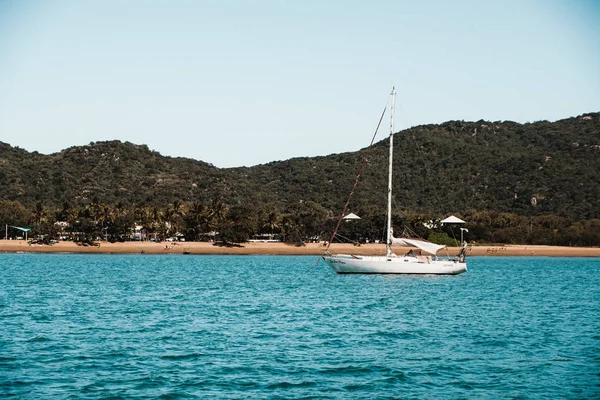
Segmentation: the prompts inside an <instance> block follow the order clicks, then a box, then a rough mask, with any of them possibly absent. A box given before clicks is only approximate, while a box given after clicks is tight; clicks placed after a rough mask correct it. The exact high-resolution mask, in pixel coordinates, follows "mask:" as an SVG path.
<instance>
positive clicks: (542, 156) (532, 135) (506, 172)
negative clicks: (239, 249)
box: [0, 113, 600, 245]
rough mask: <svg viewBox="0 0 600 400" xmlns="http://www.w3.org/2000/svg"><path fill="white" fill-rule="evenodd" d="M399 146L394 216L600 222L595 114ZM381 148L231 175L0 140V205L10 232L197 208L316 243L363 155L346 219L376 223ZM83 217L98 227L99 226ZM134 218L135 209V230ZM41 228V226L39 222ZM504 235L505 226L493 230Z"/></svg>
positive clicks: (177, 161) (155, 157)
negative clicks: (70, 213) (285, 229)
mask: <svg viewBox="0 0 600 400" xmlns="http://www.w3.org/2000/svg"><path fill="white" fill-rule="evenodd" d="M365 139H368V135H365ZM394 140H395V142H394V143H395V154H394V170H395V182H394V203H395V206H394V209H395V212H396V213H397V214H398V216H399V218H403V217H407V216H413V217H414V216H417V215H419V216H420V217H418V218H425V216H426V217H427V218H429V217H430V216H431V217H443V216H446V215H447V214H449V213H453V214H456V215H462V216H463V217H465V216H471V217H472V218H473V219H474V220H475V217H474V216H475V215H479V218H480V219H481V213H487V214H486V215H492V214H494V215H497V214H499V213H500V214H502V213H504V214H507V215H512V216H513V218H512V220H513V221H514V220H518V219H519V218H524V219H523V220H522V221H521V222H522V223H524V224H525V225H529V234H531V230H532V228H531V225H532V223H531V218H537V219H539V218H545V219H548V218H558V219H559V220H560V221H562V222H560V223H558V222H556V221H555V224H558V225H560V224H563V223H565V224H567V225H569V226H570V225H573V224H575V223H580V222H581V221H589V220H593V219H598V218H600V201H599V200H598V198H599V194H600V193H599V187H600V183H599V182H600V172H599V171H600V113H590V114H584V115H582V116H578V117H574V118H569V119H565V120H560V121H557V122H547V121H540V122H535V123H528V124H518V123H515V122H510V121H503V122H499V121H497V122H489V121H477V122H465V121H450V122H446V123H443V124H440V125H423V126H418V127H414V128H411V129H408V130H405V131H402V132H399V133H397V134H395V139H394ZM387 142H388V140H387V139H383V140H381V141H379V142H377V143H376V144H375V145H374V146H373V147H372V148H370V149H362V150H360V151H357V152H352V153H343V154H332V155H329V156H324V157H314V158H294V159H291V160H286V161H280V162H272V163H269V164H264V165H258V166H255V167H250V168H227V169H221V168H216V167H214V166H212V165H210V164H207V163H204V162H202V161H195V160H191V159H184V158H172V157H165V156H162V155H160V154H159V153H157V152H155V151H151V150H150V149H148V147H147V146H144V145H135V144H131V143H121V142H119V141H110V142H97V143H90V144H89V145H87V146H77V147H71V148H69V149H66V150H63V151H61V152H59V153H55V154H51V155H42V154H39V153H37V152H33V153H30V152H27V151H25V150H23V149H19V148H15V147H12V146H10V145H9V144H5V143H2V142H0V188H2V190H1V191H0V200H4V202H3V203H4V205H5V207H4V210H5V211H4V212H3V214H0V217H3V218H4V220H7V221H8V220H10V221H8V222H9V223H10V222H11V221H13V222H14V221H17V220H19V221H21V223H23V224H25V223H30V224H31V223H32V222H33V220H34V219H35V218H34V217H33V215H34V214H36V211H35V210H36V209H37V213H38V214H43V216H44V218H45V219H46V220H48V221H49V220H57V218H59V217H60V215H59V214H60V211H61V210H63V211H64V210H65V209H75V210H78V211H77V212H81V210H84V209H90V208H93V206H94V205H95V206H96V208H98V207H99V206H100V205H102V206H104V207H108V206H110V207H113V208H116V207H118V208H120V209H131V210H134V209H137V210H140V209H146V210H150V209H155V210H159V211H161V213H162V214H165V213H166V210H167V208H168V207H170V205H171V208H172V205H173V203H176V204H180V206H178V207H181V210H180V211H178V212H179V213H180V214H181V215H182V216H181V218H183V214H185V211H189V210H191V209H192V208H193V207H196V209H197V210H196V211H197V212H198V213H200V211H202V210H200V208H203V207H204V212H205V213H207V212H208V211H207V210H209V209H210V208H211V207H213V208H214V206H215V205H219V206H218V208H220V213H221V214H222V215H220V217H221V219H222V220H225V219H227V218H226V216H227V215H229V216H236V217H235V218H237V221H238V225H237V226H238V228H239V227H240V225H239V224H240V221H244V220H245V219H252V218H254V219H256V218H258V217H257V215H262V216H263V217H264V221H262V222H256V221H255V222H253V224H254V225H252V226H253V227H254V228H253V229H249V230H247V232H248V234H249V233H256V232H260V231H262V232H264V231H265V230H269V231H272V232H274V231H275V230H277V229H276V226H281V225H283V222H282V218H283V216H286V215H287V216H288V217H289V218H291V219H292V220H293V218H298V215H302V214H303V213H304V214H307V213H308V215H310V216H311V217H310V218H312V219H314V221H311V222H308V220H306V219H307V218H308V217H307V218H305V221H300V220H296V221H295V222H293V223H295V224H300V225H302V229H303V230H302V232H304V234H299V235H296V236H297V238H299V239H302V237H303V236H306V235H308V234H309V233H306V232H307V230H306V229H304V228H305V225H311V224H312V225H314V230H317V231H318V232H311V233H310V234H311V235H312V236H314V235H315V234H319V233H320V232H322V231H324V230H326V229H325V228H326V227H327V226H330V225H331V220H332V219H335V218H334V215H337V214H339V213H340V211H341V208H342V206H343V203H344V202H345V200H346V198H347V196H348V192H349V190H350V188H351V187H352V183H353V181H354V178H355V174H356V171H357V169H358V167H359V165H360V162H361V160H362V158H363V157H364V156H365V154H367V160H368V162H367V167H366V169H365V172H364V174H363V176H362V178H361V181H360V184H359V186H358V189H357V191H356V193H355V195H354V197H353V200H352V202H351V205H350V211H353V212H355V213H357V214H359V215H361V216H364V217H365V218H366V219H367V220H368V219H369V218H375V219H377V220H379V219H380V218H381V216H382V214H383V212H384V204H385V201H386V184H387V183H386V179H387V151H388V143H387ZM224 145H225V144H224ZM8 204H10V206H7V205H8ZM21 206H22V208H21ZM13 207H16V208H14V209H13ZM9 209H10V210H13V211H12V212H14V213H17V211H14V210H16V209H19V210H20V211H19V212H18V213H21V214H22V215H21V217H19V218H20V219H19V218H17V219H15V218H11V217H10V212H9V211H6V210H9ZM212 213H213V214H215V212H214V210H213V211H212ZM269 213H276V214H277V215H272V216H271V217H270V219H271V220H272V221H271V223H269V222H268V221H267V220H268V219H269V218H268V214H269ZM477 213H479V214H477ZM138 214H139V213H138ZM146 214H148V212H146ZM15 215H16V214H15ZM50 215H51V216H53V217H52V218H49V216H50ZM63 217H64V215H63ZM517 217H518V218H517ZM90 218H92V219H93V220H94V223H96V224H97V223H98V218H97V217H92V216H90ZM140 218H141V217H139V215H138V216H136V215H135V213H134V212H133V211H132V212H131V217H130V219H131V220H132V221H133V222H135V221H137V222H139V221H138V220H139V219H140ZM310 218H308V219H310ZM415 218H416V217H415ZM24 219H28V220H27V221H24ZM209 219H210V218H204V220H203V221H204V223H205V225H204V226H200V224H201V222H200V220H201V219H198V220H197V221H196V222H197V224H196V225H197V226H196V227H195V228H194V229H193V232H195V234H198V233H200V232H202V231H203V230H206V229H208V228H210V227H211V226H209V225H210V224H208V220H209ZM413 219H414V218H413ZM484 219H485V218H484ZM37 221H38V223H41V218H40V217H39V216H38V218H37ZM290 221H291V220H290V219H288V221H287V222H288V224H293V223H292V222H290ZM523 221H524V222H523ZM188 222H189V221H188ZM230 222H231V221H230ZM405 222H406V219H405ZM413 222H414V221H413ZM0 223H5V221H0ZM189 223H190V224H192V225H193V224H194V222H189ZM581 223H583V222H581ZM269 224H270V228H269V229H266V228H265V226H266V225H269ZM213 225H214V224H213ZM492 225H493V224H492ZM519 226H520V225H519ZM212 227H215V226H212ZM508 227H510V223H509V224H508V225H506V226H504V227H502V228H498V229H504V228H508ZM191 228H193V227H190V226H187V228H186V229H187V230H188V231H189V230H190V229H191ZM490 229H491V228H490ZM549 229H551V230H553V231H556V230H557V229H558V228H549ZM586 229H589V228H586ZM221 230H224V228H223V227H221ZM238 230H239V229H238ZM279 230H281V228H280V229H279ZM521 230H523V229H521ZM279 233H282V232H279ZM488 233H489V232H488ZM357 235H358V236H364V235H360V234H357ZM296 236H295V237H296ZM516 238H518V239H516V240H523V238H521V237H520V236H519V235H517V236H516ZM478 239H480V240H495V239H497V237H496V238H495V237H493V235H492V236H489V235H488V236H487V237H486V236H485V235H483V236H481V237H478ZM525 239H527V238H525ZM507 241H510V235H509V237H508V240H507ZM549 241H551V240H549ZM571 242H572V241H571ZM592 242H593V241H592ZM598 244H599V245H600V243H598Z"/></svg>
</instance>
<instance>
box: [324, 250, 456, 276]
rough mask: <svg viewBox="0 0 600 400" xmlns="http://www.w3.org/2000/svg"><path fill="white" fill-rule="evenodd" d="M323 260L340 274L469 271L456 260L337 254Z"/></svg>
mask: <svg viewBox="0 0 600 400" xmlns="http://www.w3.org/2000/svg"><path fill="white" fill-rule="evenodd" d="M323 259H324V260H325V262H326V263H327V265H329V266H330V267H331V268H332V269H333V270H334V271H335V272H337V273H338V274H429V275H457V274H460V273H463V272H465V271H466V270H467V263H465V262H458V261H455V260H432V259H431V258H430V257H423V256H420V257H410V256H395V257H385V256H353V255H349V254H337V255H328V256H323Z"/></svg>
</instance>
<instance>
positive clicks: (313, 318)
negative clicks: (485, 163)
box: [0, 254, 600, 399]
mask: <svg viewBox="0 0 600 400" xmlns="http://www.w3.org/2000/svg"><path fill="white" fill-rule="evenodd" d="M317 260H318V258H317V257H299V256H298V257H290V256H189V255H188V256H184V255H179V256H177V255H162V256H158V255H157V256H153V255H66V254H65V255H57V254H46V255H43V254H0V396H2V397H5V396H8V395H16V396H19V397H22V398H31V399H39V398H74V399H75V398H76V399H80V398H94V399H95V398H107V397H113V398H128V399H129V398H227V399H245V398H258V399H261V398H264V399H295V398H324V399H352V398H430V399H438V398H594V397H600V259H597V258H588V259H585V258H542V257H531V258H525V257H523V258H517V257H515V258H508V257H506V258H503V257H496V258H485V257H481V258H475V257H474V258H470V259H469V260H468V262H469V271H468V272H467V273H465V274H462V275H459V276H439V277H435V276H384V275H336V274H335V273H333V272H332V271H331V270H329V269H328V268H327V267H326V266H325V265H324V263H322V262H321V263H320V264H319V265H317V266H316V267H315V268H311V267H313V266H314V264H315V262H316V261H317Z"/></svg>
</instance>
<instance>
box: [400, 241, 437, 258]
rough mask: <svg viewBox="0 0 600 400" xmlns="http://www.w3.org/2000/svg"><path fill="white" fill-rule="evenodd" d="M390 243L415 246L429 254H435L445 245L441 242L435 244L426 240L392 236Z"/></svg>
mask: <svg viewBox="0 0 600 400" xmlns="http://www.w3.org/2000/svg"><path fill="white" fill-rule="evenodd" d="M392 244H397V245H399V246H409V247H417V248H419V249H421V250H423V251H425V252H427V253H429V254H434V255H435V254H437V252H438V251H440V250H441V249H443V248H444V247H446V246H445V245H443V244H435V243H431V242H428V241H427V240H421V239H409V238H392Z"/></svg>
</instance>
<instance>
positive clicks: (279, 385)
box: [267, 381, 317, 389]
mask: <svg viewBox="0 0 600 400" xmlns="http://www.w3.org/2000/svg"><path fill="white" fill-rule="evenodd" d="M316 385H317V384H316V383H315V382H311V381H304V382H286V381H284V382H277V383H272V384H270V385H269V386H267V389H288V388H296V387H311V386H316Z"/></svg>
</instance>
